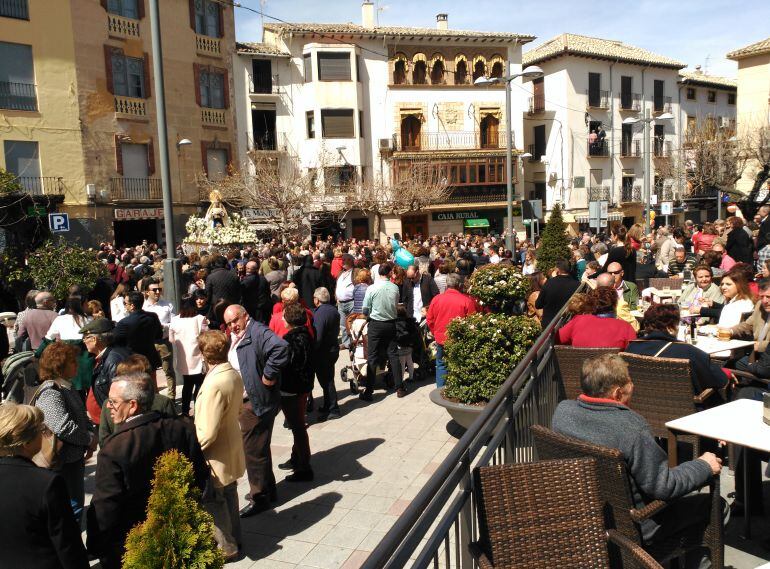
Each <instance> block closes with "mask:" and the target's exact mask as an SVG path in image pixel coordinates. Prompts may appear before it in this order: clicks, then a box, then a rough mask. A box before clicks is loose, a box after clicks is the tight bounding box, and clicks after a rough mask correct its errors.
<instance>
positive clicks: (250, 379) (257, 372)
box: [224, 304, 289, 518]
mask: <svg viewBox="0 0 770 569" xmlns="http://www.w3.org/2000/svg"><path fill="white" fill-rule="evenodd" d="M224 321H225V325H226V326H227V330H228V332H229V333H230V340H231V341H230V352H229V353H228V357H227V359H228V361H229V362H230V365H232V366H233V368H234V369H235V370H236V371H237V372H239V373H240V374H241V377H242V378H243V384H244V387H245V390H244V394H243V408H242V409H241V414H240V416H239V418H238V420H239V423H240V425H241V434H242V435H243V450H244V452H245V454H246V475H247V476H248V479H249V503H248V504H247V505H246V506H244V507H243V508H242V509H241V512H240V515H241V517H242V518H248V517H251V516H253V515H255V514H258V513H259V512H263V511H265V510H267V509H269V508H270V502H272V501H275V499H276V493H275V476H274V474H273V457H272V455H271V453H270V441H271V439H272V436H273V423H274V422H275V416H276V414H277V412H278V409H279V408H280V404H281V390H280V385H279V382H280V380H281V373H282V372H283V370H284V368H285V367H286V366H287V364H288V362H289V346H288V344H287V343H286V342H285V341H283V340H282V339H281V338H279V337H278V336H277V335H276V334H275V333H274V332H273V331H272V330H270V328H268V327H267V326H265V325H264V324H262V323H261V322H257V321H256V320H253V319H252V318H251V317H249V313H248V312H246V309H245V308H244V307H243V306H241V305H239V304H233V305H232V306H228V307H227V309H226V310H225V314H224Z"/></svg>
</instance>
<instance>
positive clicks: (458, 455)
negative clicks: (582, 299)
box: [362, 285, 585, 569]
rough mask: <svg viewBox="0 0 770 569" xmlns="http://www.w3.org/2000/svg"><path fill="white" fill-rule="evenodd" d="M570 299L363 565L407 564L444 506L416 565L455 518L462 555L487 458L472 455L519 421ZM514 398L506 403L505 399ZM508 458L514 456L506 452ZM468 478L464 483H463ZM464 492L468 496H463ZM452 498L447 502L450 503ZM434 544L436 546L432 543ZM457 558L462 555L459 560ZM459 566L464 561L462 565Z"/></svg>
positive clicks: (372, 568)
mask: <svg viewBox="0 0 770 569" xmlns="http://www.w3.org/2000/svg"><path fill="white" fill-rule="evenodd" d="M584 287H585V285H581V287H580V288H579V289H578V291H581V290H582V289H583V288H584ZM566 310H567V305H566V304H565V305H564V306H563V307H562V309H561V310H560V311H559V313H558V314H557V316H556V317H555V318H554V319H553V321H551V323H550V324H549V325H548V326H547V327H546V329H545V330H544V331H543V332H542V333H541V334H540V336H539V337H538V339H537V340H536V341H535V343H534V345H533V346H532V348H530V350H529V351H528V352H527V354H526V356H524V359H522V360H521V361H520V362H519V364H518V365H517V366H516V368H515V369H514V370H513V372H511V374H510V376H508V379H507V380H506V381H505V383H503V385H502V386H501V387H500V389H499V390H498V391H497V393H496V394H495V396H494V397H493V398H492V400H491V401H490V402H489V403H487V405H486V406H485V408H484V410H483V411H482V412H481V414H480V415H479V417H478V418H477V419H476V420H475V421H474V422H473V424H472V425H471V426H470V427H469V428H468V430H467V431H466V432H465V434H464V435H463V436H462V437H461V438H460V440H459V441H458V442H457V444H456V445H455V447H454V448H453V449H452V450H451V451H450V452H449V454H448V455H447V457H446V458H445V459H444V460H443V461H442V462H441V464H440V465H439V467H438V468H437V469H436V471H435V472H434V473H433V475H432V476H431V477H430V479H429V480H428V482H427V483H426V484H425V486H423V487H422V489H421V490H420V491H419V492H418V494H417V496H415V498H414V499H413V500H412V502H411V503H410V504H409V506H407V508H406V510H405V511H404V513H403V514H401V516H400V517H399V518H398V519H397V520H396V522H395V523H394V524H393V526H392V527H391V529H390V531H388V532H387V533H386V534H385V536H384V537H383V539H382V541H380V543H379V545H377V547H376V548H375V549H374V551H372V553H371V554H370V555H369V557H368V558H367V559H366V561H365V562H364V564H363V566H362V569H383V568H386V567H392V568H396V567H403V566H405V565H406V564H407V563H408V561H409V558H410V556H412V554H413V553H414V551H416V550H417V547H418V546H419V544H420V542H421V540H422V539H423V538H424V537H425V536H426V533H428V529H429V528H430V527H431V526H432V525H433V523H434V522H435V521H436V517H437V516H438V514H439V513H440V512H441V511H442V510H444V509H446V512H445V513H444V514H443V516H442V517H441V519H440V520H439V523H438V524H437V526H436V527H437V529H436V530H435V531H434V532H433V533H432V534H431V535H430V536H429V538H428V545H427V546H426V547H425V548H423V550H422V551H421V553H420V555H419V556H418V562H415V564H414V565H415V566H416V567H426V566H427V564H428V563H429V561H430V559H431V558H432V557H435V555H437V553H438V547H440V543H441V542H442V541H445V543H446V544H447V545H448V542H449V537H448V534H447V535H446V536H444V537H445V539H441V537H442V536H441V532H440V531H439V530H440V529H441V528H445V529H446V528H451V526H452V525H453V523H454V522H452V518H456V519H457V521H456V523H458V528H457V529H456V531H455V535H456V539H457V540H458V543H456V544H455V546H456V550H457V554H458V556H463V555H465V553H466V551H465V550H467V543H463V544H459V537H460V534H462V533H463V529H466V531H467V526H468V523H470V524H471V525H474V524H473V520H467V519H466V520H465V522H466V524H465V526H464V527H459V525H460V524H461V520H460V519H459V517H458V516H461V512H462V510H463V508H465V507H467V506H469V502H468V500H469V495H470V492H471V485H470V479H469V476H470V472H471V465H474V466H478V465H480V464H482V465H483V464H485V462H483V461H478V462H477V463H474V462H473V461H474V459H475V458H476V457H477V455H478V454H479V453H480V452H481V451H482V449H483V448H484V447H485V446H487V452H486V453H485V456H484V457H482V458H486V459H487V461H488V460H489V456H488V455H490V453H495V452H497V451H499V450H500V449H501V448H502V447H500V446H495V445H494V444H492V443H490V437H491V438H492V441H493V442H497V443H498V444H500V443H503V442H504V441H505V439H507V438H508V436H509V435H514V434H516V433H513V432H512V429H511V426H514V427H515V421H516V419H517V418H518V417H519V412H520V411H521V409H522V408H523V407H524V406H525V405H527V404H529V403H530V401H531V400H530V399H529V395H530V394H532V392H533V391H534V390H535V389H536V387H535V385H534V381H531V380H533V379H536V378H537V377H538V373H539V371H538V368H539V367H540V366H546V365H548V364H549V363H550V362H551V361H552V360H553V357H554V356H553V349H552V344H553V340H554V336H555V334H556V331H557V330H558V329H559V328H560V327H561V326H562V325H563V324H564V321H565V319H566V314H565V313H566ZM508 403H510V406H509V407H508V406H507V405H506V404H508ZM504 413H505V414H507V416H508V417H507V421H506V423H505V427H506V428H505V429H501V430H500V431H498V432H497V433H495V431H496V429H497V427H498V424H499V421H500V420H502V419H503V416H502V415H503V414H504ZM508 458H509V459H510V458H512V457H511V456H508ZM463 482H464V483H463ZM457 490H461V493H460V494H459V495H458V496H456V497H453V496H452V494H453V492H455V491H457ZM462 496H465V498H464V499H463V498H462ZM447 504H449V508H447ZM434 547H435V549H433V548H434ZM458 562H459V561H458ZM458 566H460V565H458Z"/></svg>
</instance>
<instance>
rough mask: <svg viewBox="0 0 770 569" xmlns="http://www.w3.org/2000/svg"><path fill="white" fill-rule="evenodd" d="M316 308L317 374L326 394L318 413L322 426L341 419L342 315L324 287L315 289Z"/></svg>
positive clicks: (314, 321)
mask: <svg viewBox="0 0 770 569" xmlns="http://www.w3.org/2000/svg"><path fill="white" fill-rule="evenodd" d="M313 304H314V305H315V310H314V311H313V328H314V329H315V346H314V348H315V350H314V351H315V353H314V359H315V374H316V377H317V378H318V383H319V384H320V385H321V389H323V392H324V404H323V407H321V408H320V409H319V410H318V412H319V415H318V422H319V423H322V422H324V421H326V420H327V419H339V418H340V406H339V403H338V402H337V388H336V387H335V386H334V364H336V363H337V359H338V358H339V356H340V344H339V340H338V334H339V331H340V313H339V311H338V310H337V309H336V308H335V307H334V306H332V305H331V295H330V294H329V291H328V290H327V289H326V288H325V287H319V288H317V289H315V292H313Z"/></svg>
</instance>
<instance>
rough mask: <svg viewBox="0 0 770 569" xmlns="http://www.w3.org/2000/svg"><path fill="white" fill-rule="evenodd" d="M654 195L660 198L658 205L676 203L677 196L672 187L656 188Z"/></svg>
mask: <svg viewBox="0 0 770 569" xmlns="http://www.w3.org/2000/svg"><path fill="white" fill-rule="evenodd" d="M653 193H654V194H655V195H656V196H658V203H660V202H672V201H675V199H676V195H675V194H674V188H672V187H671V186H661V185H658V186H655V187H654V188H653Z"/></svg>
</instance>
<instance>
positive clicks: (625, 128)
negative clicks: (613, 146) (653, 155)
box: [620, 124, 634, 156]
mask: <svg viewBox="0 0 770 569" xmlns="http://www.w3.org/2000/svg"><path fill="white" fill-rule="evenodd" d="M633 140H634V125H632V124H623V125H621V135H620V145H621V149H620V150H621V152H620V155H621V156H632V155H633V154H632V152H633Z"/></svg>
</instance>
